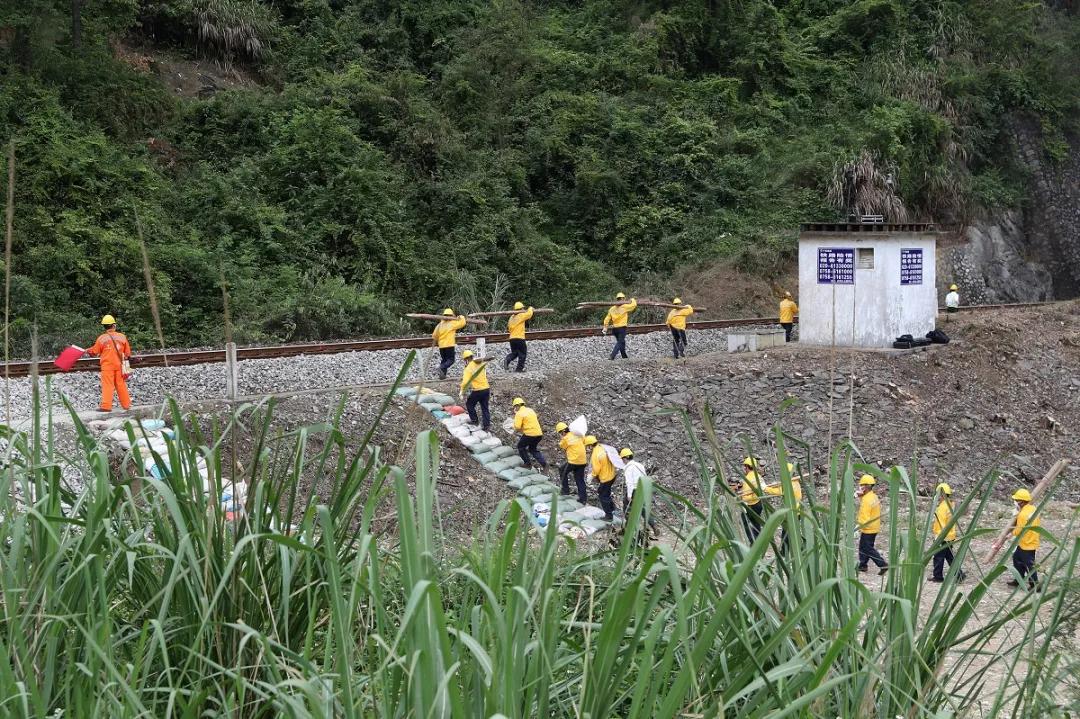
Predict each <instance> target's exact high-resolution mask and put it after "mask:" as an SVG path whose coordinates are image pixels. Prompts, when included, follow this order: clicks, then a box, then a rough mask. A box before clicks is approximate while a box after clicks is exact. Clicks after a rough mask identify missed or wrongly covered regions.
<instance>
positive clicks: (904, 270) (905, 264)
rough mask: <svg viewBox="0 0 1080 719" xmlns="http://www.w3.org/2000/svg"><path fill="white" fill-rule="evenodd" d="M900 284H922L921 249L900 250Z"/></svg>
mask: <svg viewBox="0 0 1080 719" xmlns="http://www.w3.org/2000/svg"><path fill="white" fill-rule="evenodd" d="M900 284H902V285H921V284H922V249H921V248H904V247H902V248H900Z"/></svg>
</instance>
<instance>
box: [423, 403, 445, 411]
mask: <svg viewBox="0 0 1080 719" xmlns="http://www.w3.org/2000/svg"><path fill="white" fill-rule="evenodd" d="M420 406H421V407H423V408H424V409H426V410H427V411H428V412H434V411H435V410H439V411H440V412H441V411H442V405H441V404H435V403H433V402H421V403H420Z"/></svg>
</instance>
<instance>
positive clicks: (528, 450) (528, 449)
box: [513, 397, 547, 470]
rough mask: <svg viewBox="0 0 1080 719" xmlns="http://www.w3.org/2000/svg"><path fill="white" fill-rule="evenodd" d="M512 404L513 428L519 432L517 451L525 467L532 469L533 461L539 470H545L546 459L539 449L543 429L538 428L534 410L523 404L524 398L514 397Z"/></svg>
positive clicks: (537, 419)
mask: <svg viewBox="0 0 1080 719" xmlns="http://www.w3.org/2000/svg"><path fill="white" fill-rule="evenodd" d="M513 406H514V429H515V430H517V431H518V432H520V433H521V438H520V439H518V443H517V451H518V456H519V457H521V461H522V462H524V463H525V465H524V466H525V468H526V469H532V465H533V462H534V461H535V462H536V464H538V465H539V466H540V469H541V470H547V460H546V459H544V455H543V453H542V452H541V451H540V440H542V439H543V438H544V430H542V429H541V428H540V420H539V418H538V417H537V416H536V411H535V410H533V409H531V408H529V407H526V406H525V400H523V399H522V398H521V397H515V398H514V401H513Z"/></svg>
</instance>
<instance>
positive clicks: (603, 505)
mask: <svg viewBox="0 0 1080 719" xmlns="http://www.w3.org/2000/svg"><path fill="white" fill-rule="evenodd" d="M613 484H615V480H611V481H610V482H601V483H600V486H599V487H597V488H596V495H597V496H598V497H600V509H602V510H604V519H611V518H612V517H614V516H615V500H613V499H612V498H611V485H613Z"/></svg>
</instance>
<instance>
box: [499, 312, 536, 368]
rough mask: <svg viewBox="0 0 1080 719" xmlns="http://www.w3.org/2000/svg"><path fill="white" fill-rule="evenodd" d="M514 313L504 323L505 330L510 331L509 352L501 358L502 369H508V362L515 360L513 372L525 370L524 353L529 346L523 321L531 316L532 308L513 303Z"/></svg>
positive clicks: (525, 353)
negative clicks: (515, 364)
mask: <svg viewBox="0 0 1080 719" xmlns="http://www.w3.org/2000/svg"><path fill="white" fill-rule="evenodd" d="M514 310H515V311H518V312H517V314H516V315H511V316H510V319H509V320H508V321H507V323H506V331H507V332H509V333H510V354H508V355H506V359H505V360H503V369H505V370H507V371H510V363H511V362H513V361H514V360H517V369H515V370H514V371H515V372H524V371H525V355H527V354H528V352H529V348H528V346H527V345H526V344H525V323H526V322H528V321H529V320H531V319H532V318H533V308H532V307H530V308H529V309H525V305H524V304H523V303H521V302H515V303H514Z"/></svg>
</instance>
